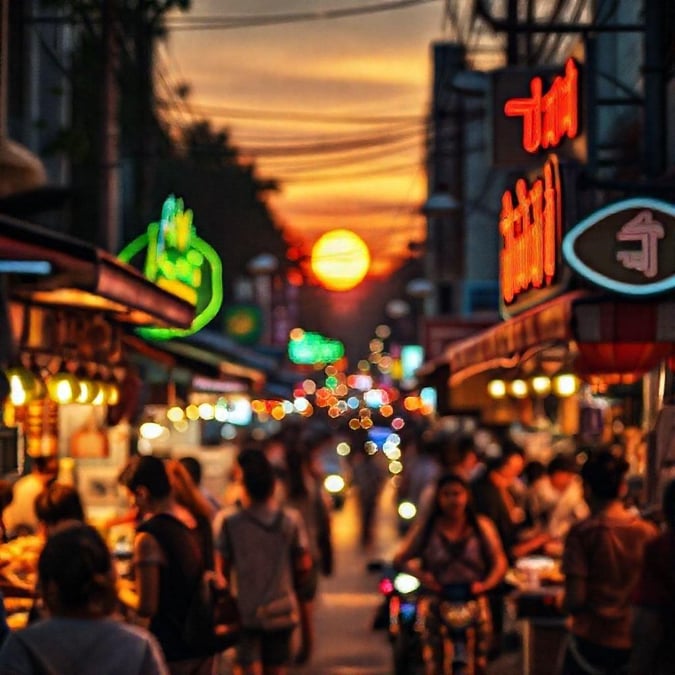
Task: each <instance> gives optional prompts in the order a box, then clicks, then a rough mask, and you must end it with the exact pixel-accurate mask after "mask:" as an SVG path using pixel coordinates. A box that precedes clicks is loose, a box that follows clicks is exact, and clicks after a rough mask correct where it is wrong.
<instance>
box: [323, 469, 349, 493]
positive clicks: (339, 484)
mask: <svg viewBox="0 0 675 675" xmlns="http://www.w3.org/2000/svg"><path fill="white" fill-rule="evenodd" d="M323 486H324V487H325V488H326V490H328V492H330V493H331V494H337V493H338V492H342V490H344V489H345V481H344V478H343V477H342V476H338V475H337V474H336V473H332V474H330V476H326V477H325V478H324V481H323Z"/></svg>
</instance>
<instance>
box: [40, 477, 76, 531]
mask: <svg viewBox="0 0 675 675" xmlns="http://www.w3.org/2000/svg"><path fill="white" fill-rule="evenodd" d="M35 515H36V516H37V519H38V520H39V521H40V522H41V523H44V524H45V525H56V524H57V523H60V522H62V521H64V520H79V521H81V522H84V509H83V508H82V500H81V499H80V493H79V492H78V491H77V490H76V489H75V488H74V487H73V486H72V485H65V484H64V483H52V484H51V485H49V486H48V487H46V488H45V489H44V490H43V491H42V492H41V493H40V494H39V495H38V496H37V497H36V498H35Z"/></svg>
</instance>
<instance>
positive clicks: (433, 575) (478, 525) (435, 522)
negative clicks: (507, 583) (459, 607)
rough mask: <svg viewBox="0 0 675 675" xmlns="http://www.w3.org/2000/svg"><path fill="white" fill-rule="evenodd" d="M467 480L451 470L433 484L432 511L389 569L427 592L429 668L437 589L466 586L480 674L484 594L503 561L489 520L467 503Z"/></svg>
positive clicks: (438, 657) (437, 633)
mask: <svg viewBox="0 0 675 675" xmlns="http://www.w3.org/2000/svg"><path fill="white" fill-rule="evenodd" d="M470 497H471V493H470V489H469V485H468V484H467V482H466V481H465V480H464V479H463V478H462V477H461V476H458V475H456V474H445V475H443V476H441V478H440V479H439V480H438V482H437V485H436V491H435V495H434V501H433V504H434V506H433V509H432V511H431V513H430V514H429V517H428V518H427V519H426V521H424V522H421V523H417V524H416V525H415V526H414V527H413V528H412V529H411V530H410V531H409V533H408V535H407V536H406V538H405V539H404V541H403V542H402V544H401V547H400V548H399V550H398V551H397V553H396V555H395V557H394V565H395V567H396V568H397V569H398V570H400V571H403V572H407V573H409V574H412V575H414V576H416V577H417V578H418V579H419V581H420V583H421V585H422V587H423V589H424V590H425V592H426V593H428V602H427V603H425V607H423V608H422V609H423V610H424V611H425V614H426V617H425V622H424V623H425V626H424V631H423V634H422V640H423V652H424V651H426V652H427V653H429V652H431V654H432V657H431V658H429V659H425V661H426V662H427V663H428V664H429V665H430V666H431V667H432V668H433V672H438V673H442V672H445V669H444V668H443V665H442V664H443V651H444V650H443V639H442V636H441V632H442V630H441V619H440V605H441V592H442V591H443V589H444V588H447V587H448V586H450V585H456V584H466V586H467V588H468V589H469V590H470V594H471V596H472V597H473V598H474V599H475V604H474V605H473V607H475V608H476V612H477V616H476V621H475V624H476V629H475V630H476V641H475V643H476V652H475V654H474V660H475V663H476V672H477V673H480V672H484V669H485V667H486V663H487V650H488V647H489V642H490V639H491V619H490V609H489V604H488V601H487V597H486V595H485V594H486V592H487V591H489V590H491V589H493V588H495V587H496V586H497V585H498V584H499V583H500V582H501V581H502V579H503V578H504V575H505V574H506V570H507V566H508V563H507V559H506V555H505V553H504V550H503V548H502V545H501V541H500V539H499V535H498V533H497V530H496V528H495V526H494V524H493V523H492V521H491V520H490V519H489V518H486V517H484V516H478V515H476V513H475V512H474V511H473V508H472V506H471V503H470Z"/></svg>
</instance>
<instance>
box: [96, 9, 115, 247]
mask: <svg viewBox="0 0 675 675" xmlns="http://www.w3.org/2000/svg"><path fill="white" fill-rule="evenodd" d="M115 4H116V0H103V16H102V19H103V25H102V31H103V33H102V46H103V55H102V56H103V89H102V105H101V179H100V180H101V186H100V208H101V215H100V218H101V234H100V236H101V239H102V241H101V245H102V247H103V248H104V249H105V250H107V251H108V252H110V253H116V252H117V251H118V250H119V248H120V241H119V239H120V237H119V176H118V170H119V167H118V165H119V121H118V112H117V106H118V88H117V66H118V49H117V30H116V25H117V24H116V18H117V11H116V7H115Z"/></svg>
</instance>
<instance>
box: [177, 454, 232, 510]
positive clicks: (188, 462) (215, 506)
mask: <svg viewBox="0 0 675 675" xmlns="http://www.w3.org/2000/svg"><path fill="white" fill-rule="evenodd" d="M178 461H179V462H180V463H181V464H182V465H183V466H184V467H185V468H186V470H187V472H188V473H189V474H190V478H192V482H193V483H194V484H195V486H196V487H197V489H198V490H199V492H200V493H201V495H202V496H203V497H204V499H205V500H206V501H207V503H208V505H209V510H210V512H211V516H210V517H211V519H213V516H215V514H216V513H217V512H218V511H219V510H220V509H221V508H222V507H223V504H222V502H221V501H220V500H219V499H217V498H216V496H215V495H214V494H213V493H212V492H211V491H210V490H209V489H208V488H207V487H206V486H205V485H204V483H203V480H202V479H203V472H202V463H201V462H200V461H199V460H198V459H197V458H196V457H193V456H192V455H185V456H184V457H181V458H180V459H179V460H178Z"/></svg>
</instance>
